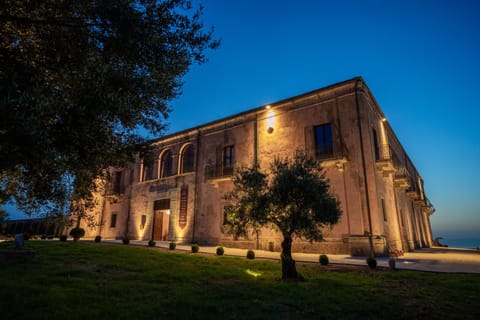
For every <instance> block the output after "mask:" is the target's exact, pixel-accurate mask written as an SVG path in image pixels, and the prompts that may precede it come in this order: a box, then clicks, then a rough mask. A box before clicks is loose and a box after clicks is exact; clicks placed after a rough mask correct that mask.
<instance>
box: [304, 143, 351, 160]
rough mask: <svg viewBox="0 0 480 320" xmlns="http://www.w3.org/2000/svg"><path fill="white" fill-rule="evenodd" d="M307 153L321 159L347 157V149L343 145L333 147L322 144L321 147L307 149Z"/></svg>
mask: <svg viewBox="0 0 480 320" xmlns="http://www.w3.org/2000/svg"><path fill="white" fill-rule="evenodd" d="M306 154H307V156H309V157H312V158H315V159H317V160H320V161H325V160H335V159H343V158H346V157H347V149H346V148H345V147H344V146H342V147H339V148H332V147H331V146H330V147H326V146H321V147H319V148H310V149H307V150H306Z"/></svg>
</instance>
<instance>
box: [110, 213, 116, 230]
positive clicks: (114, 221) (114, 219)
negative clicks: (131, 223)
mask: <svg viewBox="0 0 480 320" xmlns="http://www.w3.org/2000/svg"><path fill="white" fill-rule="evenodd" d="M116 226H117V213H116V212H112V216H111V218H110V228H115V227H116Z"/></svg>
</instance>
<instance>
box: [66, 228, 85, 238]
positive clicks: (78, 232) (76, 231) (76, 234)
mask: <svg viewBox="0 0 480 320" xmlns="http://www.w3.org/2000/svg"><path fill="white" fill-rule="evenodd" d="M70 235H71V236H72V237H73V241H78V239H80V238H81V237H83V236H85V229H83V228H73V229H72V230H70Z"/></svg>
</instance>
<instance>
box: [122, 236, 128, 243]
mask: <svg viewBox="0 0 480 320" xmlns="http://www.w3.org/2000/svg"><path fill="white" fill-rule="evenodd" d="M122 242H123V244H129V243H130V239H128V237H125V238H123V239H122Z"/></svg>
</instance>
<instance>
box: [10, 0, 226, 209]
mask: <svg viewBox="0 0 480 320" xmlns="http://www.w3.org/2000/svg"><path fill="white" fill-rule="evenodd" d="M200 15H201V8H198V9H195V8H192V6H191V5H190V2H189V1H185V0H163V1H157V0H138V1H132V0H103V1H94V0H85V1H57V0H43V1H29V0H10V1H8V0H7V1H3V2H2V6H0V68H1V69H0V115H1V117H0V199H2V200H3V201H8V200H12V199H14V200H15V201H16V202H17V204H19V205H23V206H27V207H29V208H32V207H36V206H38V205H42V204H46V203H57V202H64V200H65V198H69V197H70V196H71V191H72V190H75V193H76V197H77V198H85V197H88V196H89V195H90V192H91V191H92V189H93V188H94V181H95V178H97V177H99V176H100V175H102V174H103V173H104V172H105V168H107V167H108V166H113V165H121V164H123V163H124V162H125V161H127V160H130V159H131V158H130V157H131V156H132V154H133V153H134V152H144V151H145V150H144V149H143V148H142V147H141V146H142V143H143V142H144V139H143V138H142V137H140V136H139V135H138V134H137V132H138V129H139V128H145V129H147V130H148V131H149V132H150V133H152V134H156V135H158V134H161V133H162V132H163V131H164V130H165V127H166V124H165V119H166V118H167V116H168V114H169V112H170V109H169V107H168V103H169V101H170V100H172V99H173V98H175V97H176V96H177V95H178V94H179V93H180V88H181V86H182V82H181V77H182V76H183V75H184V74H185V73H186V72H187V70H188V68H189V66H190V65H191V64H192V63H195V62H197V63H203V62H205V60H206V59H205V55H204V52H205V50H206V49H208V48H215V47H216V46H217V45H218V41H216V40H214V39H212V30H210V31H206V32H205V31H204V30H203V29H204V28H203V25H202V23H201V21H200ZM66 181H67V182H68V181H73V185H74V187H75V188H73V189H72V188H71V185H70V186H66V183H65V182H66Z"/></svg>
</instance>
